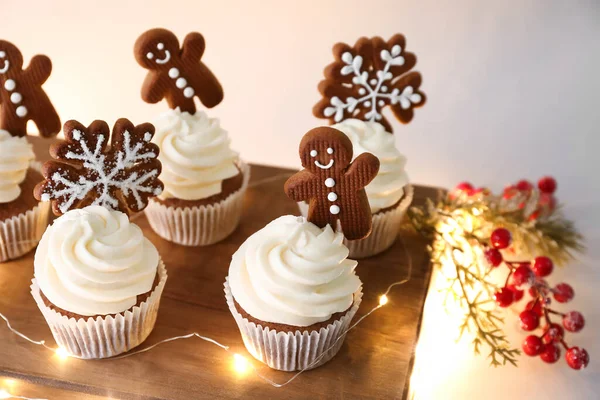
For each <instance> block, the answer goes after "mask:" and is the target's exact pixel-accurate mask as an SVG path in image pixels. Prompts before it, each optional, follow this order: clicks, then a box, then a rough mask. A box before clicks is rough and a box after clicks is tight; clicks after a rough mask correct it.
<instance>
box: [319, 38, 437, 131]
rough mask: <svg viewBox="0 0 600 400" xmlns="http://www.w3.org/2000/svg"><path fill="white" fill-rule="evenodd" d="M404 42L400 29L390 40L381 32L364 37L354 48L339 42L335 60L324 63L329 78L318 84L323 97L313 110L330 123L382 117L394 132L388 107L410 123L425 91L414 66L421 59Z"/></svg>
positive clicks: (423, 102)
mask: <svg viewBox="0 0 600 400" xmlns="http://www.w3.org/2000/svg"><path fill="white" fill-rule="evenodd" d="M405 47H406V40H405V39H404V36H402V35H400V34H397V35H394V36H393V37H392V38H391V39H390V40H388V41H387V43H386V42H385V41H384V40H383V39H382V38H380V37H374V38H371V39H368V38H365V37H363V38H360V39H358V41H357V42H356V44H355V45H354V47H350V46H349V45H347V44H345V43H338V44H336V45H335V46H334V47H333V54H334V57H335V60H336V61H335V62H333V63H332V64H330V65H329V66H327V68H325V79H324V80H322V81H321V83H319V92H320V93H321V94H322V96H323V98H322V99H321V101H319V102H318V103H317V104H316V105H315V106H314V108H313V113H314V115H315V116H316V117H319V118H328V119H329V120H330V122H331V123H338V122H341V121H342V120H344V119H347V118H357V119H362V120H365V121H372V122H379V123H380V124H382V125H383V126H384V127H385V128H386V130H387V131H388V132H391V131H392V128H391V126H390V123H389V121H388V120H387V119H386V118H385V117H384V116H383V115H382V110H383V108H384V107H386V106H390V107H391V109H392V111H393V113H394V115H395V116H396V118H398V120H400V121H401V122H403V123H408V122H410V121H411V119H412V118H413V108H416V107H421V106H422V105H423V104H425V94H424V93H423V92H421V91H420V90H419V87H420V86H421V74H420V73H418V72H416V71H411V69H412V68H413V67H414V66H415V64H416V63H417V58H416V56H415V55H414V54H413V53H409V52H407V51H405Z"/></svg>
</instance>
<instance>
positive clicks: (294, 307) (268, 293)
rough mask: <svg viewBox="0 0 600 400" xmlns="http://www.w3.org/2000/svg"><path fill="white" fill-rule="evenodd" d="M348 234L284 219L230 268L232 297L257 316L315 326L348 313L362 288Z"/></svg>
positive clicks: (249, 243) (251, 241)
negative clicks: (349, 249) (345, 239)
mask: <svg viewBox="0 0 600 400" xmlns="http://www.w3.org/2000/svg"><path fill="white" fill-rule="evenodd" d="M343 239H344V236H343V235H342V234H341V233H335V232H334V231H333V230H332V229H331V227H330V226H327V227H326V228H325V229H323V230H322V229H320V228H319V227H317V226H316V225H314V224H312V223H310V222H306V220H305V219H304V218H302V217H294V216H291V215H287V216H283V217H280V218H278V219H276V220H274V221H272V222H271V223H270V224H268V225H267V226H265V227H264V228H263V229H261V230H260V231H258V232H256V233H255V234H253V235H252V236H250V237H249V238H248V239H247V240H246V241H245V242H244V244H242V246H241V247H240V248H239V249H238V251H236V252H235V254H234V255H233V258H232V261H231V265H230V267H229V284H230V287H231V293H232V295H233V297H234V298H235V300H236V301H237V302H238V303H239V305H240V306H241V307H242V308H243V309H244V310H245V311H246V312H247V313H248V314H250V315H252V316H253V317H254V318H257V319H259V320H261V321H265V322H273V323H280V324H286V325H293V326H309V325H312V324H315V323H318V322H323V321H326V320H328V319H329V318H331V315H332V314H334V313H336V312H342V311H346V310H347V309H348V308H350V306H351V305H352V303H353V301H354V296H353V294H354V292H356V291H357V290H358V289H359V288H360V286H361V285H362V284H361V282H360V279H359V278H358V276H356V274H355V272H354V269H355V268H356V265H357V262H356V261H354V260H349V259H348V258H347V257H348V248H347V247H346V246H344V245H343V243H342V241H343Z"/></svg>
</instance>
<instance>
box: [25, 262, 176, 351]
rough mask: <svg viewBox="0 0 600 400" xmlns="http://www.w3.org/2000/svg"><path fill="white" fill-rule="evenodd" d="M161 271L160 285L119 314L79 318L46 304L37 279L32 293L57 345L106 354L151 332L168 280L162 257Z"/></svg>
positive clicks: (124, 348)
mask: <svg viewBox="0 0 600 400" xmlns="http://www.w3.org/2000/svg"><path fill="white" fill-rule="evenodd" d="M158 275H159V282H158V285H157V286H156V288H155V289H154V291H153V292H152V293H151V294H150V296H149V297H148V299H146V300H145V301H144V302H142V303H141V304H140V305H136V306H134V307H133V308H131V309H129V310H127V311H125V312H123V313H120V314H117V315H116V316H111V315H109V316H105V317H100V316H99V317H96V319H93V318H91V317H89V318H87V319H84V318H79V319H77V320H76V319H75V318H69V317H67V316H65V315H62V314H60V313H59V312H57V311H55V310H53V309H51V308H50V307H48V306H46V305H45V304H44V301H43V300H42V297H41V295H40V288H39V286H38V284H37V281H36V280H35V279H33V280H32V284H31V294H32V296H33V298H34V299H35V302H36V303H37V305H38V307H39V309H40V310H41V311H42V314H43V315H44V318H45V319H46V322H47V323H48V326H49V327H50V330H51V331H52V336H54V340H55V341H56V344H57V345H58V346H60V347H62V348H64V349H65V350H66V351H67V352H69V354H71V355H73V356H75V357H78V358H84V359H97V358H107V357H113V356H116V355H119V354H121V353H125V352H127V351H129V350H131V349H133V348H134V347H136V346H138V345H139V344H141V343H142V342H143V341H144V340H146V338H147V337H148V335H150V332H152V329H153V328H154V323H155V322H156V316H157V314H158V306H159V304H160V297H161V295H162V292H163V289H164V287H165V282H166V281H167V270H166V268H165V264H164V263H163V261H162V260H160V261H159V264H158Z"/></svg>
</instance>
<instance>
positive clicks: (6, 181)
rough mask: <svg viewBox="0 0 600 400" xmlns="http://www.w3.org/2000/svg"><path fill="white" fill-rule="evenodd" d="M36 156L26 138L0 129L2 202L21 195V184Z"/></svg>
mask: <svg viewBox="0 0 600 400" xmlns="http://www.w3.org/2000/svg"><path fill="white" fill-rule="evenodd" d="M34 158H35V155H34V154H33V149H32V147H31V144H29V142H27V139H26V138H24V137H14V136H11V134H10V133H8V132H7V131H5V130H3V129H0V203H9V202H11V201H13V200H15V199H16V198H18V197H19V196H20V195H21V188H20V187H19V185H20V184H21V183H22V182H23V181H24V180H25V175H26V174H27V169H28V168H29V163H30V162H31V161H33V159H34Z"/></svg>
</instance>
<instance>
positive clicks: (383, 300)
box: [0, 173, 413, 400]
mask: <svg viewBox="0 0 600 400" xmlns="http://www.w3.org/2000/svg"><path fill="white" fill-rule="evenodd" d="M290 175H291V174H289V173H286V174H280V175H275V176H272V177H269V178H265V179H263V180H260V181H257V182H252V183H251V184H250V185H249V187H256V186H259V185H262V184H265V183H269V182H272V181H276V180H278V179H282V178H284V177H289V176H290ZM398 241H399V242H400V243H401V245H402V248H403V251H404V254H405V257H406V260H407V268H406V270H407V273H406V276H405V277H404V278H403V279H401V280H399V281H397V282H393V283H391V284H390V285H389V286H388V287H387V289H386V291H385V292H384V293H383V294H381V295H380V296H379V301H378V304H377V305H376V306H375V307H373V308H372V309H370V310H369V311H368V312H367V313H365V314H364V315H362V316H361V317H360V318H359V319H358V320H356V322H354V323H353V324H352V325H351V326H350V327H348V328H347V329H346V330H344V331H343V332H342V333H340V334H339V336H338V337H337V338H336V340H334V341H333V343H332V344H331V345H330V346H329V347H328V348H326V349H324V351H323V353H322V354H321V356H319V357H317V358H316V359H315V360H314V361H313V362H312V363H310V364H309V365H307V366H306V367H305V368H304V369H302V370H299V371H297V372H296V373H295V374H294V375H292V376H291V377H290V378H289V379H287V380H285V381H283V382H276V381H274V380H273V379H270V378H269V377H267V376H265V375H264V374H263V373H262V372H261V371H259V369H258V368H257V367H256V366H255V365H254V363H252V362H250V361H249V360H248V359H247V358H246V357H245V356H243V355H241V354H239V353H236V352H233V351H232V350H231V348H230V346H227V345H224V344H222V343H220V342H218V341H217V340H215V339H213V338H210V337H207V336H204V335H201V334H200V333H198V332H191V333H188V334H185V335H179V336H173V337H169V338H166V339H163V340H161V341H158V342H156V343H154V344H152V345H150V346H147V347H145V348H143V349H139V350H135V351H130V352H128V353H126V354H122V355H120V356H116V357H111V358H106V359H100V360H89V361H96V362H102V361H115V360H120V359H123V358H127V357H132V356H135V355H138V354H142V353H146V352H148V351H150V350H153V349H154V348H156V347H158V346H161V345H163V344H166V343H169V342H174V341H177V340H184V339H191V338H198V339H201V340H203V341H205V342H208V343H211V344H213V345H215V346H217V347H219V348H221V349H222V350H223V351H226V352H227V353H229V355H230V356H232V359H233V368H234V370H235V371H236V372H238V373H245V372H246V371H248V370H249V369H250V370H252V371H253V372H254V374H255V375H256V376H257V377H258V378H259V379H261V380H262V381H264V382H265V383H267V384H269V385H271V386H273V387H275V388H282V387H284V386H286V385H289V384H290V383H292V382H293V381H294V380H295V379H296V378H298V377H299V376H300V375H301V374H302V373H304V372H305V371H307V370H309V369H311V368H312V367H314V366H315V365H317V364H318V363H319V362H320V361H321V360H322V358H323V357H325V356H326V355H327V353H328V352H329V350H331V349H333V348H334V347H335V346H336V344H337V343H338V342H339V341H340V340H343V338H344V337H345V335H346V334H347V333H348V332H350V331H352V330H353V329H354V328H356V327H357V326H358V325H359V324H360V323H362V321H364V320H365V319H366V318H367V317H369V316H370V315H371V314H373V313H374V312H375V311H377V310H379V309H380V308H382V307H383V306H385V305H386V304H388V303H389V298H388V295H389V293H390V291H391V290H392V289H393V288H394V287H396V286H400V285H403V284H405V283H407V282H409V281H410V279H411V277H412V269H413V264H412V258H411V257H410V254H409V252H408V248H407V247H406V244H405V243H404V241H403V240H402V238H401V237H399V238H398ZM0 318H2V320H4V322H5V323H6V326H7V327H8V329H9V330H10V331H11V332H12V333H14V334H15V335H17V336H19V337H21V338H22V339H24V340H26V341H28V342H29V343H31V344H35V345H38V346H42V347H44V348H46V349H47V350H49V351H51V352H53V353H54V354H56V355H57V356H58V357H59V358H60V359H63V360H65V359H69V358H79V359H80V357H78V356H75V355H72V354H69V353H68V351H67V350H65V349H64V348H62V347H52V346H49V345H47V344H46V342H45V341H44V340H34V339H32V338H30V337H28V336H27V335H25V334H23V333H22V332H20V331H18V330H17V329H15V328H13V326H12V325H11V323H10V321H9V319H8V318H7V317H6V316H5V315H4V314H2V313H0ZM11 398H15V399H24V400H46V399H37V398H29V397H23V396H18V395H15V394H12V393H9V392H8V391H7V390H6V389H0V399H11Z"/></svg>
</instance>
